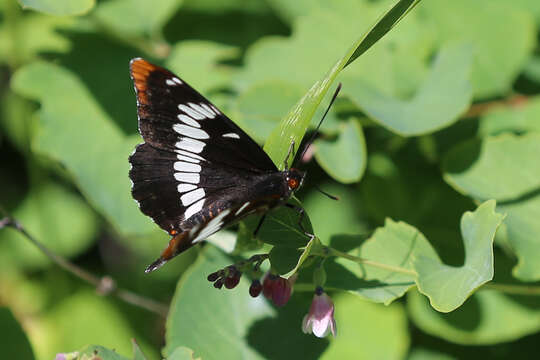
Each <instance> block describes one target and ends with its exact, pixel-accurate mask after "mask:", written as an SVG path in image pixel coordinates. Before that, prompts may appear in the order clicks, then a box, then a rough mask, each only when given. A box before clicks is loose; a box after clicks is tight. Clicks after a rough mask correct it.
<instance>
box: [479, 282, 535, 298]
mask: <svg viewBox="0 0 540 360" xmlns="http://www.w3.org/2000/svg"><path fill="white" fill-rule="evenodd" d="M481 289H486V290H488V289H492V290H497V291H500V292H503V293H506V294H512V295H534V296H538V295H540V286H532V285H517V284H497V283H488V284H484V286H482V288H481Z"/></svg>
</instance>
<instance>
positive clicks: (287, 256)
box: [269, 237, 319, 278]
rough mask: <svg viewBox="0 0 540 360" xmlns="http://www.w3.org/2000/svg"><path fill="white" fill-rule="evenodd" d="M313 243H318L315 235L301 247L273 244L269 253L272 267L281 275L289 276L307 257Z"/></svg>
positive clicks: (298, 268)
mask: <svg viewBox="0 0 540 360" xmlns="http://www.w3.org/2000/svg"><path fill="white" fill-rule="evenodd" d="M314 244H315V245H318V244H319V239H317V238H316V237H314V238H313V239H311V240H310V241H309V242H308V243H307V245H306V246H305V247H303V248H302V249H296V248H291V247H290V246H274V247H273V248H272V250H271V251H270V254H269V257H270V263H271V264H272V268H273V269H275V270H276V271H277V272H278V273H279V274H280V275H282V276H283V277H286V278H288V277H290V276H291V275H293V274H294V273H295V272H297V271H298V270H300V268H301V267H302V265H303V264H304V262H305V261H306V260H307V258H308V257H309V255H310V253H311V249H312V247H313V246H314Z"/></svg>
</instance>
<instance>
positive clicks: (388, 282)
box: [327, 219, 438, 304]
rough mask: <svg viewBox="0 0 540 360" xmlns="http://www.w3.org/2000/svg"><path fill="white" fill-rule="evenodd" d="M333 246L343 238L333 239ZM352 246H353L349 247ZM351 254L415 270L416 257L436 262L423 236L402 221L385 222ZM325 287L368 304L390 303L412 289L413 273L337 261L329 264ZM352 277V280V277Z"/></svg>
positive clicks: (431, 249)
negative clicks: (341, 291)
mask: <svg viewBox="0 0 540 360" xmlns="http://www.w3.org/2000/svg"><path fill="white" fill-rule="evenodd" d="M332 240H333V241H332V244H331V245H332V246H336V245H337V246H339V243H338V241H339V242H343V240H346V239H340V238H337V237H336V238H334V239H332ZM348 246H349V247H350V246H353V247H354V243H350V242H349V244H348ZM349 253H350V254H352V255H356V256H359V257H361V258H363V259H368V260H374V261H377V262H378V263H382V264H385V265H391V266H397V267H400V268H403V269H407V270H411V271H412V270H414V267H413V261H414V259H415V258H417V257H418V256H426V257H429V258H435V259H438V256H437V253H436V252H435V251H434V250H433V248H432V247H431V245H430V243H429V242H428V241H427V239H426V238H425V236H424V235H423V234H422V233H420V232H419V231H418V230H417V229H415V228H414V227H412V226H410V225H408V224H405V223H403V222H395V221H393V220H391V219H386V221H385V224H384V227H382V228H378V229H377V230H376V231H375V233H374V234H373V235H372V236H371V237H370V238H369V239H368V240H367V241H365V242H364V243H363V244H362V245H361V246H360V247H359V248H356V249H355V250H352V251H349ZM327 271H328V282H327V286H330V287H332V288H338V289H344V290H348V291H350V292H352V293H354V294H356V295H359V296H361V297H363V298H366V299H369V300H371V301H376V302H382V303H384V304H389V303H391V302H392V301H394V300H395V299H397V298H399V297H401V296H403V295H404V294H405V292H407V290H408V289H410V288H411V287H412V286H414V281H415V278H416V277H415V276H414V274H402V273H397V272H394V271H391V270H385V269H380V268H377V267H374V266H369V265H363V264H357V263H354V262H352V261H350V260H347V259H341V258H338V259H336V261H335V264H333V265H330V266H329V267H328V269H327ZM351 275H354V278H352V277H351Z"/></svg>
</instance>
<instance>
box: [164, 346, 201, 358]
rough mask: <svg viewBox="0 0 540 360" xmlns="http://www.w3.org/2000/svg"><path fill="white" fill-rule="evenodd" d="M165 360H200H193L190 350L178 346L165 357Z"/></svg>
mask: <svg viewBox="0 0 540 360" xmlns="http://www.w3.org/2000/svg"><path fill="white" fill-rule="evenodd" d="M167 360H201V358H199V357H197V358H195V356H194V355H193V350H191V349H190V348H187V347H185V346H179V347H177V348H176V349H174V351H173V352H172V353H171V355H169V357H167Z"/></svg>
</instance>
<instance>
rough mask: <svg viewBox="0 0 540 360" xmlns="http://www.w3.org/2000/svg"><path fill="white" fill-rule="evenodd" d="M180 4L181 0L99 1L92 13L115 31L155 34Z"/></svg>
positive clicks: (131, 33)
mask: <svg viewBox="0 0 540 360" xmlns="http://www.w3.org/2000/svg"><path fill="white" fill-rule="evenodd" d="M181 4H182V0H161V1H160V2H158V3H153V2H150V1H145V0H110V1H104V2H101V3H100V4H99V5H98V6H97V8H96V10H95V11H94V15H95V16H96V17H97V19H99V20H100V21H101V22H103V24H104V25H106V26H108V27H110V28H112V29H114V31H116V32H120V33H125V34H130V35H155V33H156V32H159V31H160V30H161V28H162V27H163V26H164V25H165V23H166V22H167V21H168V20H169V19H170V18H171V16H172V15H174V13H175V11H176V9H178V7H179V6H180V5H181Z"/></svg>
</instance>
